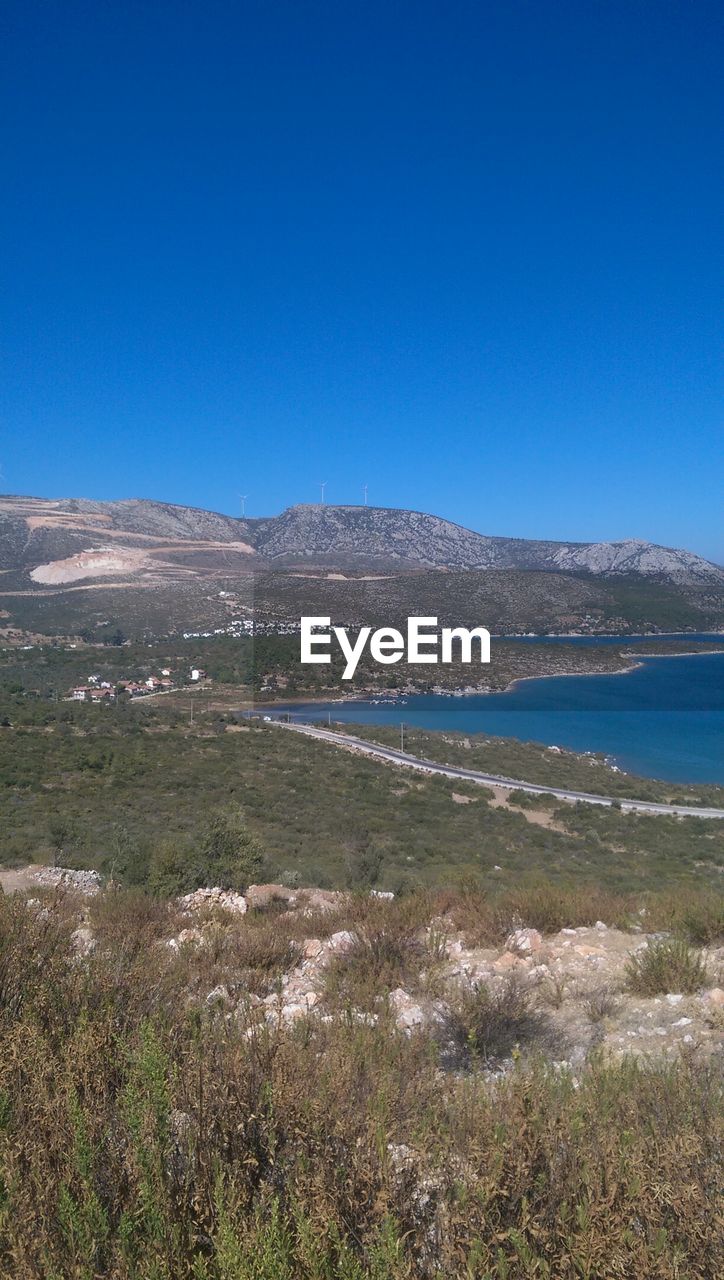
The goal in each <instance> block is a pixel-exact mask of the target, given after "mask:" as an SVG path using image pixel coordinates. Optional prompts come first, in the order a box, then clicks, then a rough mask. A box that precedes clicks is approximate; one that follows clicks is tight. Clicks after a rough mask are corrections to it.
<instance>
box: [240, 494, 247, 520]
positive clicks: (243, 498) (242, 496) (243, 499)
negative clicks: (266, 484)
mask: <svg viewBox="0 0 724 1280" xmlns="http://www.w3.org/2000/svg"><path fill="white" fill-rule="evenodd" d="M248 497H249V495H248V493H240V494H239V502H240V503H241V514H242V516H245V515H246V500H247V498H248Z"/></svg>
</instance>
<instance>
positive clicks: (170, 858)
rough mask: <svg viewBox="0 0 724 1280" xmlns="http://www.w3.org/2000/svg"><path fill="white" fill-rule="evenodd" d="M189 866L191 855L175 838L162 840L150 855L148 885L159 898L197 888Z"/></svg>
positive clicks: (175, 895) (172, 896) (171, 896)
mask: <svg viewBox="0 0 724 1280" xmlns="http://www.w3.org/2000/svg"><path fill="white" fill-rule="evenodd" d="M193 881H194V877H193V872H192V868H191V855H190V853H189V850H188V849H185V848H183V846H181V845H179V844H178V843H177V842H176V841H175V840H162V841H161V843H160V844H157V845H156V847H155V848H154V850H153V853H152V855H151V861H150V864H149V868H148V887H149V889H150V891H151V893H155V894H158V896H159V897H160V898H175V897H177V896H178V894H180V893H186V892H187V891H188V890H189V889H197V888H198V887H199V886H198V884H196V883H194V882H193Z"/></svg>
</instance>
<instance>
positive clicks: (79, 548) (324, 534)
mask: <svg viewBox="0 0 724 1280" xmlns="http://www.w3.org/2000/svg"><path fill="white" fill-rule="evenodd" d="M177 544H180V545H178V546H177ZM201 546H203V547H205V548H206V550H207V551H208V553H209V554H210V556H211V558H212V559H214V553H215V560H214V563H213V564H212V563H211V561H209V562H208V567H209V568H219V569H224V568H228V555H229V553H230V552H236V553H237V554H239V555H241V556H244V557H247V558H248V563H249V566H250V567H253V566H254V564H255V562H263V563H265V564H267V565H274V564H276V565H288V564H293V563H302V564H304V563H307V564H309V563H312V564H321V565H324V564H335V565H347V566H355V567H357V568H359V569H364V568H369V567H380V566H385V567H389V568H401V567H415V568H421V567H422V568H445V569H523V570H531V569H536V570H549V571H554V572H556V571H564V572H584V573H592V574H630V573H643V574H650V575H656V576H659V577H662V578H678V577H680V576H681V575H684V576H686V577H689V578H695V579H698V580H700V581H702V582H720V581H724V570H722V569H721V568H720V567H718V566H717V565H714V564H711V563H709V562H708V561H706V560H704V559H702V557H701V556H697V555H694V554H693V553H692V552H689V551H681V550H676V549H674V548H670V547H662V546H657V545H655V544H653V543H649V542H643V541H640V540H636V539H629V540H626V541H623V542H597V543H576V542H545V541H538V540H531V539H523V538H499V537H489V536H487V535H484V534H480V533H475V532H473V531H472V530H470V529H465V528H463V527H462V526H460V525H457V524H453V523H452V522H451V521H449V520H442V519H440V518H439V517H438V516H433V515H427V514H425V513H424V512H419V511H405V510H401V509H397V508H392V507H343V506H321V505H319V504H316V505H299V506H294V507H289V508H288V509H287V510H286V511H283V512H282V513H281V514H280V515H278V516H271V517H269V518H268V519H248V520H246V519H235V518H234V517H232V516H225V515H221V514H219V513H217V512H213V511H203V510H199V509H197V508H194V507H181V506H175V505H173V504H171V503H161V502H151V501H147V500H144V499H128V500H123V501H119V502H91V501H88V500H87V499H78V498H71V499H59V500H45V499H40V498H13V497H4V498H0V567H2V568H3V569H8V570H11V571H12V570H17V569H20V568H28V569H30V570H38V569H39V568H40V566H41V565H42V563H43V561H44V560H47V561H50V562H57V561H59V560H61V559H68V558H69V557H70V556H72V555H74V554H84V555H85V556H86V557H88V556H90V559H89V560H87V561H86V563H85V564H81V565H79V566H77V570H78V571H77V573H76V574H75V577H77V578H79V579H80V578H87V577H93V576H105V575H106V573H107V571H108V569H107V565H106V563H105V562H103V563H102V564H101V574H99V575H96V574H94V573H93V569H94V568H95V567H97V566H96V563H95V561H94V559H93V557H94V556H96V555H97V553H99V552H106V553H108V552H109V551H110V550H113V551H114V552H115V553H116V559H118V558H119V556H120V553H121V549H122V548H125V549H126V550H135V551H137V552H138V551H140V552H145V553H146V556H147V557H151V558H152V560H154V561H156V562H157V563H162V562H163V559H164V557H163V555H162V554H161V553H162V552H164V551H165V552H166V553H167V555H170V556H171V557H172V558H173V554H174V551H177V552H178V551H180V552H184V551H185V552H189V551H190V550H191V548H192V547H201ZM141 558H143V557H141ZM105 559H106V560H107V559H108V554H106V557H105ZM191 559H192V560H193V557H191ZM140 567H145V566H142V565H136V568H140ZM191 567H193V565H191ZM70 571H71V566H69V567H68V572H69V573H70ZM35 580H36V581H40V580H42V579H41V578H40V577H39V576H38V574H37V573H36V574H35ZM65 580H68V579H67V578H66V579H65Z"/></svg>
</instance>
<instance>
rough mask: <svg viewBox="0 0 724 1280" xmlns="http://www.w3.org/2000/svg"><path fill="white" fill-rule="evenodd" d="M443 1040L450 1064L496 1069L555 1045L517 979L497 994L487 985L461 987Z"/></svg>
mask: <svg viewBox="0 0 724 1280" xmlns="http://www.w3.org/2000/svg"><path fill="white" fill-rule="evenodd" d="M441 1038H442V1040H443V1043H444V1045H445V1049H446V1059H447V1062H448V1065H455V1066H460V1065H466V1066H470V1065H471V1064H472V1063H475V1062H482V1063H483V1064H484V1065H485V1066H487V1067H493V1066H496V1065H497V1064H499V1063H500V1062H501V1061H502V1060H503V1059H505V1058H509V1057H510V1056H511V1055H514V1056H517V1055H519V1054H520V1053H522V1052H526V1051H530V1050H532V1049H535V1048H538V1049H541V1048H543V1047H544V1046H545V1045H550V1044H551V1042H552V1041H551V1026H550V1023H549V1021H548V1018H547V1017H546V1015H545V1013H544V1012H543V1011H542V1010H541V1009H538V1008H535V1007H534V1005H533V1003H532V999H531V994H530V992H529V991H527V990H526V989H525V988H524V987H523V986H521V984H520V983H519V982H518V981H517V980H516V979H515V978H511V979H509V980H508V981H507V982H506V983H504V984H503V985H502V986H501V987H499V988H498V989H497V990H495V991H490V990H489V989H488V988H487V987H485V986H478V987H475V988H473V989H472V990H471V989H470V988H461V989H460V992H459V993H458V997H457V999H456V1000H454V1001H453V1002H452V1004H451V1008H450V1013H449V1015H448V1016H447V1018H446V1020H445V1024H444V1028H443V1030H442V1032H441ZM559 1047H560V1051H561V1054H562V1053H563V1047H562V1046H560V1045H559Z"/></svg>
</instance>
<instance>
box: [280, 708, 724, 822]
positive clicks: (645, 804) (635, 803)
mask: <svg viewBox="0 0 724 1280" xmlns="http://www.w3.org/2000/svg"><path fill="white" fill-rule="evenodd" d="M272 723H274V724H275V725H280V726H281V728H283V729H289V730H291V732H292V733H304V734H306V735H307V736H308V737H310V738H320V739H321V740H322V741H323V742H332V743H334V745H335V746H336V747H350V748H353V749H354V750H355V751H360V752H362V753H363V754H364V755H368V756H377V757H379V759H381V760H388V761H389V762H390V763H392V764H401V765H407V766H409V767H410V768H411V769H419V770H421V771H422V772H423V773H439V774H442V776H443V777H445V778H463V779H465V780H466V781H468V782H479V783H481V784H482V785H483V786H488V787H506V788H508V789H509V790H511V791H513V790H515V791H530V792H531V793H532V794H533V795H548V796H556V797H557V798H558V799H559V800H571V801H573V802H574V803H575V802H576V801H578V800H582V801H584V802H585V803H586V804H601V805H609V806H610V805H612V804H614V803H615V804H620V806H621V808H622V809H623V810H624V811H625V812H627V813H628V812H635V813H663V814H668V815H669V816H670V817H677V818H724V809H704V808H698V807H697V806H696V805H685V804H656V803H655V802H654V801H653V800H623V799H621V798H620V797H619V796H594V795H591V794H590V793H589V792H587V791H565V790H563V789H562V788H560V787H545V786H543V785H542V784H540V783H536V782H520V781H519V780H518V779H517V778H501V777H498V776H497V775H496V774H493V773H478V772H477V771H476V770H475V769H461V768H458V766H457V765H452V764H438V763H437V761H435V760H425V759H424V758H423V757H421V756H411V755H408V754H407V752H403V751H397V750H395V748H394V747H385V746H383V745H382V744H381V743H379V742H368V741H367V740H366V739H365V738H355V737H353V736H352V734H350V733H336V732H335V731H334V730H332V729H319V728H317V727H316V726H315V725H311V724H287V723H286V721H283V720H274V721H273V722H272Z"/></svg>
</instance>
